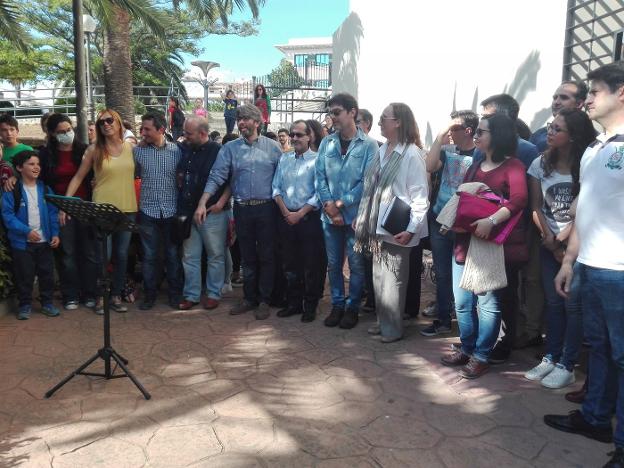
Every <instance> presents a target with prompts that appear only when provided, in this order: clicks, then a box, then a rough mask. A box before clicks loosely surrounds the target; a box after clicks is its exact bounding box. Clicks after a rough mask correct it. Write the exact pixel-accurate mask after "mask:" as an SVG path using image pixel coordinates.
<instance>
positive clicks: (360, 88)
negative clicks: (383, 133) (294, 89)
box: [332, 0, 622, 144]
mask: <svg viewBox="0 0 624 468" xmlns="http://www.w3.org/2000/svg"><path fill="white" fill-rule="evenodd" d="M592 3H595V2H592V1H582V2H581V1H580V0H570V1H565V0H549V1H543V0H525V1H523V2H510V1H500V0H479V1H477V2H464V1H461V0H439V1H437V2H424V1H414V2H408V1H404V0H386V1H385V2H384V4H383V8H380V5H379V3H378V2H370V1H367V0H351V2H350V11H351V13H350V15H349V16H348V17H347V18H346V19H345V21H344V22H343V23H342V25H341V26H340V28H339V29H338V30H337V31H336V32H335V33H334V36H333V43H334V48H333V70H332V84H333V92H334V93H336V92H340V91H345V92H349V93H351V94H353V95H354V96H356V97H357V99H358V102H359V104H360V106H361V107H365V108H367V109H369V110H370V111H371V112H372V113H373V116H374V117H375V118H377V117H378V116H379V114H380V113H381V111H382V110H383V108H384V107H385V106H386V105H387V104H389V103H390V102H394V101H399V102H405V103H406V104H408V105H409V106H410V107H411V108H412V110H413V111H414V114H415V116H416V119H417V122H418V124H419V127H420V132H421V135H422V137H423V140H424V142H425V143H426V144H430V143H431V141H432V139H433V137H434V136H435V134H436V133H437V132H438V131H439V130H440V128H442V126H443V125H445V123H446V122H447V121H448V118H449V113H450V112H451V111H452V110H454V109H456V110H459V109H473V110H476V111H477V112H478V111H479V110H480V106H479V103H480V102H481V101H482V100H483V99H485V98H486V97H488V96H490V95H493V94H498V93H503V92H506V93H509V94H511V95H512V96H514V97H515V98H516V99H517V100H518V102H519V103H520V118H522V119H523V120H524V121H525V122H526V123H527V124H528V125H529V126H530V127H531V128H532V129H536V128H538V127H541V126H542V125H543V124H544V122H545V121H546V120H547V119H548V118H549V117H550V103H551V96H552V93H553V91H554V90H555V89H556V88H557V86H558V85H559V83H560V82H561V80H562V75H566V73H565V71H564V70H565V68H564V63H563V59H564V45H565V52H566V59H567V60H568V62H567V63H568V64H569V63H570V61H572V60H575V57H577V55H578V54H576V55H575V54H573V53H570V51H571V50H573V48H574V47H575V45H574V44H575V41H576V43H579V42H580V39H581V38H580V37H579V35H578V34H576V33H574V31H575V28H576V29H578V30H579V31H581V30H583V31H584V34H585V35H586V36H588V39H586V38H582V39H583V40H587V42H586V43H585V44H582V45H583V46H584V48H585V49H587V48H588V47H589V44H590V42H595V43H596V44H598V43H604V42H605V41H606V42H608V38H609V37H611V36H612V35H613V34H616V32H614V31H604V34H603V32H602V31H599V30H596V29H594V26H593V25H592V23H593V22H592V21H587V16H588V15H591V11H592V5H591V4H592ZM599 3H600V4H605V5H606V4H610V5H612V7H610V8H613V9H612V10H611V11H612V14H609V12H608V11H607V14H606V15H604V14H603V13H601V15H602V16H601V18H599V19H600V20H601V21H600V22H596V23H604V21H605V16H606V17H607V19H606V20H608V19H609V17H610V18H611V19H617V16H618V13H620V14H621V10H622V2H621V0H603V1H602V2H599ZM618 5H619V6H618ZM601 8H606V7H605V6H604V5H603V7H601ZM601 11H602V10H601ZM594 12H595V9H594ZM595 14H596V13H594V15H595ZM620 17H621V16H620ZM590 19H591V18H590ZM590 27H591V30H590V29H589V28H590ZM606 29H607V30H608V29H609V28H608V27H607V28H606ZM618 29H621V26H620V28H618ZM566 30H567V33H568V34H567V35H566ZM587 31H589V33H588V32H587ZM579 34H580V33H579ZM601 37H602V39H601ZM615 42H617V40H616V41H615ZM611 43H614V42H613V40H612V41H611ZM607 48H608V46H607ZM615 53H617V51H616V52H615ZM620 53H621V51H620ZM608 55H609V54H608V53H606V55H605V57H608ZM577 58H578V57H577ZM607 61H609V60H607ZM578 62H579V63H581V65H582V66H584V67H585V66H586V67H587V68H588V69H589V68H590V67H591V68H595V66H597V65H600V64H602V63H606V62H605V61H602V62H601V61H600V60H594V62H591V60H590V61H589V62H587V60H586V59H585V61H582V60H581V59H580V58H579V59H578ZM575 63H576V62H575ZM567 66H568V68H570V66H569V65H567ZM579 66H580V65H579ZM577 68H578V66H577ZM567 75H568V76H570V77H572V78H574V79H579V76H578V74H576V75H575V74H573V73H568V74H567ZM580 79H584V77H580ZM373 136H376V137H379V131H378V127H377V126H376V125H375V126H374V128H373Z"/></svg>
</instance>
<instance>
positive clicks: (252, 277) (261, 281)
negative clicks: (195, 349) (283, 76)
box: [195, 104, 282, 320]
mask: <svg viewBox="0 0 624 468" xmlns="http://www.w3.org/2000/svg"><path fill="white" fill-rule="evenodd" d="M236 121H237V123H238V131H239V132H240V135H241V138H239V139H237V140H234V141H231V142H229V143H227V144H225V145H224V146H223V147H222V148H221V151H219V155H218V156H217V160H216V162H215V163H214V166H212V170H211V171H210V175H209V176H208V182H206V187H205V188H204V194H203V195H202V197H201V199H200V200H199V203H198V204H197V209H196V210H195V222H196V223H197V224H198V225H201V224H203V222H204V220H205V218H206V202H207V201H208V200H209V199H210V197H212V196H213V195H214V194H215V193H216V192H217V190H218V189H219V187H220V186H222V185H223V184H225V183H226V182H227V181H228V180H229V181H230V188H231V190H232V196H233V197H234V220H235V221H236V234H237V236H238V242H239V244H240V249H241V258H242V263H243V294H244V297H245V299H244V300H243V301H242V302H241V303H240V304H239V305H238V306H236V307H234V308H233V309H232V310H231V311H230V314H232V315H238V314H243V313H245V312H248V311H250V310H254V311H255V317H256V319H257V320H264V319H266V318H268V317H269V315H270V310H269V302H270V300H271V293H272V292H273V282H274V276H275V234H276V226H275V219H276V212H275V203H274V202H273V193H272V187H271V183H272V182H273V175H274V174H275V169H276V168H277V163H278V161H279V159H280V157H281V156H282V151H281V150H280V147H279V144H278V143H277V142H276V141H273V140H271V139H269V138H266V137H264V136H260V135H259V131H258V128H259V127H260V124H261V123H262V114H261V113H260V109H258V108H257V107H256V106H253V105H250V104H246V105H243V106H240V107H238V108H237V109H236Z"/></svg>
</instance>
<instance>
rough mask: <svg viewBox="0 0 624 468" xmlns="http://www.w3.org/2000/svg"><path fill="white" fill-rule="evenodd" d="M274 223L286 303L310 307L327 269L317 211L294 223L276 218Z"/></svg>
mask: <svg viewBox="0 0 624 468" xmlns="http://www.w3.org/2000/svg"><path fill="white" fill-rule="evenodd" d="M277 226H278V230H279V235H280V239H281V241H282V254H283V265H284V272H285V274H286V282H287V297H288V306H289V307H291V308H293V309H297V310H301V309H302V307H303V308H305V309H314V308H316V306H317V304H318V301H319V300H320V299H321V294H322V291H323V282H324V281H325V272H326V271H327V254H326V253H325V240H324V238H323V227H322V225H321V216H320V213H319V212H318V211H315V212H310V213H308V214H307V215H306V216H305V217H304V218H303V219H302V220H301V221H299V223H297V224H295V225H294V226H291V225H290V224H288V223H287V222H286V221H285V220H284V219H283V218H280V219H279V221H278V225H277Z"/></svg>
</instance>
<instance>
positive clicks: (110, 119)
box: [97, 117, 115, 127]
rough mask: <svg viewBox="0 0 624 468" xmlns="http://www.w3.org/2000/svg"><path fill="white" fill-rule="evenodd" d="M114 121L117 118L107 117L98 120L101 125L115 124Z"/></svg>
mask: <svg viewBox="0 0 624 468" xmlns="http://www.w3.org/2000/svg"><path fill="white" fill-rule="evenodd" d="M114 122H115V119H113V118H112V117H106V118H105V119H100V120H98V121H97V123H98V125H99V126H100V127H103V126H104V124H108V125H113V123H114Z"/></svg>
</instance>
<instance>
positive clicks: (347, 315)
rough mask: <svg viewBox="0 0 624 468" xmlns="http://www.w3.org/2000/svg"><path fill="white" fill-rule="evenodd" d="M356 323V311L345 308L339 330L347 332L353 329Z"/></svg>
mask: <svg viewBox="0 0 624 468" xmlns="http://www.w3.org/2000/svg"><path fill="white" fill-rule="evenodd" d="M357 323H358V309H355V308H352V307H347V308H346V309H345V312H344V315H343V316H342V319H340V328H344V329H345V330H349V329H350V328H353V327H355V326H356V325H357Z"/></svg>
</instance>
